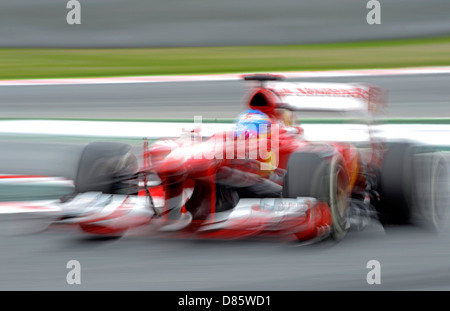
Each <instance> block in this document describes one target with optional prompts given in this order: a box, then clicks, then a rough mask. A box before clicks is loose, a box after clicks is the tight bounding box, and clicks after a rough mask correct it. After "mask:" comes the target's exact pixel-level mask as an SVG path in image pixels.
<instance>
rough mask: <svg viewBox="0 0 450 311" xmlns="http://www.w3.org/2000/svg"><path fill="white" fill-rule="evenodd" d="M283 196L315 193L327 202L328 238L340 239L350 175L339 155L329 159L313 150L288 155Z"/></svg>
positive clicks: (344, 220) (347, 207) (345, 221)
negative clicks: (329, 221)
mask: <svg viewBox="0 0 450 311" xmlns="http://www.w3.org/2000/svg"><path fill="white" fill-rule="evenodd" d="M283 197H286V198H297V197H314V198H316V199H318V200H320V201H322V202H325V203H327V204H328V206H329V208H330V212H331V215H332V228H331V238H332V239H334V240H336V241H339V240H341V239H342V238H343V237H344V236H345V234H346V233H347V230H348V223H347V213H348V209H349V204H350V186H349V177H348V174H347V171H346V169H345V166H344V163H343V160H342V158H341V156H340V155H334V156H332V157H331V158H329V159H326V158H322V157H320V156H319V155H317V154H313V153H294V154H292V155H291V157H290V159H289V162H288V167H287V172H286V175H285V177H284V184H283Z"/></svg>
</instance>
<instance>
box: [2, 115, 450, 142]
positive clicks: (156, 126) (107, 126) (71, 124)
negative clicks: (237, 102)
mask: <svg viewBox="0 0 450 311" xmlns="http://www.w3.org/2000/svg"><path fill="white" fill-rule="evenodd" d="M197 126H198V124H195V123H188V122H186V123H179V122H132V121H63V120H61V121H60V120H7V121H0V134H13V135H17V134H19V135H45V136H47V135H48V136H49V137H51V136H55V135H57V136H69V137H70V136H72V137H95V138H96V139H98V138H100V139H101V138H102V137H104V138H131V139H139V138H143V137H147V138H149V139H159V138H161V133H164V135H163V136H164V137H171V138H175V137H180V135H181V134H182V133H183V130H193V129H194V128H196V127H197ZM232 126H233V124H231V123H203V124H201V133H202V135H203V136H211V135H213V134H214V133H216V132H220V131H226V130H229V129H231V127H232ZM302 127H303V128H304V130H305V138H306V139H309V140H313V141H349V142H357V141H360V142H363V141H367V140H368V132H367V127H365V126H363V125H358V124H303V125H302ZM374 129H375V130H376V134H377V135H379V136H380V137H384V138H386V139H389V140H398V139H410V140H413V141H418V142H421V143H424V144H431V145H438V146H450V125H449V124H384V125H378V126H376V127H375V128H374Z"/></svg>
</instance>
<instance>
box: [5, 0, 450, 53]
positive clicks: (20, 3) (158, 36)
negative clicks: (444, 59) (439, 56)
mask: <svg viewBox="0 0 450 311" xmlns="http://www.w3.org/2000/svg"><path fill="white" fill-rule="evenodd" d="M367 2H368V1H364V0H340V1H333V0H319V1H317V0H302V1H295V0H278V1H271V0H228V1H209V0H188V1H186V0H167V1H157V0H148V1H143V0H129V1H122V0H95V1H94V0H84V1H83V0H81V1H80V3H81V8H82V21H81V25H76V26H73V25H68V24H67V23H66V15H67V12H68V10H67V9H66V3H67V1H64V0H35V1H28V0H14V1H12V0H2V1H0V14H1V15H0V17H1V18H0V38H1V42H0V46H3V47H78V48H79V47H115V48H116V47H171V46H229V45H273V44H304V43H327V42H344V41H362V40H385V39H404V38H419V37H426V36H428V37H429V36H445V35H448V34H449V33H450V20H449V18H448V9H449V3H448V1H446V0H429V1H420V0H391V1H381V7H382V22H381V24H380V25H377V26H371V25H369V24H367V22H366V15H367V13H368V12H369V10H368V9H367V8H366V5H367Z"/></svg>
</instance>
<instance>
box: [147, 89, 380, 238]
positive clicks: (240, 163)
mask: <svg viewBox="0 0 450 311" xmlns="http://www.w3.org/2000/svg"><path fill="white" fill-rule="evenodd" d="M247 98H248V107H249V108H251V109H258V110H260V111H262V112H263V113H265V114H266V115H268V116H269V118H270V119H271V122H272V124H273V125H274V127H278V128H277V134H276V137H275V139H276V143H277V145H278V148H277V150H276V156H277V161H276V162H277V165H276V168H273V169H272V170H261V165H260V164H261V162H264V161H265V160H264V159H261V158H260V157H258V158H256V159H248V158H243V159H242V158H239V157H238V156H236V154H237V153H238V148H239V146H238V143H237V142H236V139H235V138H234V136H233V133H232V132H231V133H227V132H226V133H217V134H215V135H214V136H213V137H210V138H208V139H206V140H204V139H202V138H201V136H200V133H199V131H193V132H191V133H189V135H188V137H183V138H180V139H175V140H162V141H159V142H156V143H155V144H153V145H151V146H148V144H147V143H146V144H145V146H144V153H143V158H144V161H143V163H144V168H143V170H144V171H146V172H154V173H156V174H157V175H158V177H159V178H160V179H161V185H160V186H157V187H151V188H149V189H148V191H149V193H150V194H151V195H152V196H153V197H155V196H156V197H157V196H162V197H163V199H164V202H165V206H164V208H165V212H166V213H165V218H166V220H167V221H170V220H171V219H172V218H173V219H174V221H176V219H177V217H178V215H177V214H179V213H186V211H189V212H190V213H191V214H192V216H193V221H192V223H191V224H190V226H189V227H188V230H192V231H196V230H197V229H198V228H199V227H201V226H202V225H203V224H204V223H205V221H206V220H208V221H211V219H214V215H215V214H216V213H217V212H219V211H218V210H217V208H218V205H217V201H218V200H217V198H216V195H217V193H218V192H217V189H216V188H217V187H219V186H220V187H225V188H227V187H234V188H236V187H237V188H245V187H251V186H254V185H258V184H263V183H267V184H268V185H269V186H268V187H269V188H270V187H273V189H277V187H279V189H281V188H282V184H283V174H284V172H285V170H286V167H287V164H288V160H289V157H290V155H291V154H292V153H294V152H298V151H304V152H305V151H306V152H313V153H324V154H329V155H330V156H333V155H336V153H337V154H340V155H341V157H342V159H343V162H344V164H345V170H346V174H347V176H348V180H349V181H350V185H349V189H348V191H349V193H351V192H353V190H354V189H364V187H365V183H366V179H365V175H364V171H363V167H362V163H363V160H362V158H361V155H360V153H359V151H358V149H357V148H356V147H355V146H353V145H351V144H349V143H343V142H330V143H327V144H324V143H312V142H309V141H307V140H305V139H304V137H303V129H302V128H301V127H300V126H299V125H297V124H295V119H294V117H293V115H292V112H291V111H288V110H285V109H280V108H279V107H277V102H278V100H277V95H276V93H275V92H272V91H271V90H270V89H266V88H263V87H257V88H254V89H252V90H251V91H250V93H249V95H248V97H247ZM261 103H263V104H261ZM272 135H273V134H272ZM218 138H222V139H218ZM271 138H273V137H271ZM267 143H268V145H269V148H268V149H270V148H271V147H274V146H271V145H270V144H271V143H272V144H273V141H269V142H267ZM374 146H376V145H374ZM251 148H256V145H253V146H251V145H250V144H249V146H246V149H245V150H246V154H248V152H250V151H251ZM380 148H381V146H380ZM205 150H207V151H209V152H211V153H210V154H204V151H205ZM230 150H232V151H234V154H235V156H234V157H232V158H230V157H228V158H227V151H228V152H229V151H230ZM202 152H203V153H202ZM377 154H378V153H377V150H376V149H372V151H371V156H370V159H371V161H374V162H376V160H377V157H376V155H377ZM211 155H214V156H211ZM272 160H273V159H272ZM266 162H267V161H266ZM187 188H191V189H192V188H193V189H194V191H193V193H192V195H191V196H190V197H189V198H188V199H187V201H186V202H185V201H184V200H186V199H185V198H183V195H182V194H183V191H184V190H185V189H187ZM146 194H147V191H145V190H142V191H141V192H140V195H146ZM280 194H281V193H280ZM174 208H175V210H177V213H175V214H174V213H173V212H172V213H171V212H169V210H172V209H174ZM177 208H178V209H177ZM256 208H257V207H256ZM284 221H286V223H287V225H286V226H284V227H283V226H281V228H278V229H277V230H275V231H270V230H265V229H268V228H270V227H271V223H270V219H265V218H264V213H261V214H259V215H257V216H255V217H253V218H252V219H251V220H249V219H246V220H243V221H242V223H241V224H234V225H231V227H227V228H222V229H221V230H215V231H211V232H207V233H203V235H204V236H209V237H221V238H236V237H241V236H248V235H254V234H261V233H267V234H274V233H275V234H280V233H282V231H283V230H284V228H286V232H287V233H295V234H296V235H297V237H298V238H300V239H312V238H314V237H317V236H319V235H321V234H323V233H324V231H327V230H329V228H330V226H331V223H332V217H331V213H330V210H329V207H328V205H327V204H326V203H325V202H319V201H317V202H316V203H315V204H314V205H312V206H310V207H309V210H308V212H307V213H306V214H305V215H303V216H302V217H297V218H295V219H290V220H286V219H284ZM292 227H296V228H297V231H296V232H292Z"/></svg>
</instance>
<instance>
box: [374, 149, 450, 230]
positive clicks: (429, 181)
mask: <svg viewBox="0 0 450 311" xmlns="http://www.w3.org/2000/svg"><path fill="white" fill-rule="evenodd" d="M378 187H379V194H380V204H379V207H378V211H379V212H380V219H381V220H382V223H383V224H384V225H406V224H412V225H420V226H422V227H424V228H427V229H431V230H432V231H439V230H440V229H441V227H442V223H443V220H444V218H445V214H446V213H445V212H446V208H447V205H448V168H447V165H446V161H445V159H444V158H443V157H442V156H441V155H440V153H439V152H436V151H435V150H432V149H429V148H425V147H420V146H416V145H414V144H411V143H393V144H391V145H390V146H389V148H388V150H387V151H386V153H385V156H384V159H383V164H382V167H381V173H380V180H379V185H378Z"/></svg>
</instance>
